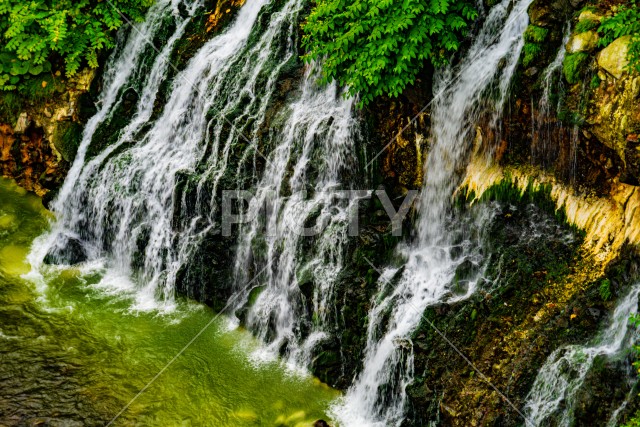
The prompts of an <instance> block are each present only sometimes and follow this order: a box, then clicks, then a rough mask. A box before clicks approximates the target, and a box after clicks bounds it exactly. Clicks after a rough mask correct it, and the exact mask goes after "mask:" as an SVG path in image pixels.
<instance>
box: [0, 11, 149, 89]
mask: <svg viewBox="0 0 640 427" xmlns="http://www.w3.org/2000/svg"><path fill="white" fill-rule="evenodd" d="M152 2H153V0H108V1H101V0H55V1H51V0H31V1H28V0H26V1H25V0H2V1H1V2H0V34H1V37H2V44H1V45H0V46H2V47H0V89H2V90H14V89H17V88H18V86H21V87H22V85H23V84H24V83H25V82H26V81H27V80H29V79H33V78H32V76H38V75H41V74H43V73H51V72H52V71H55V69H56V68H60V69H63V71H64V72H65V74H66V75H67V76H68V77H69V76H73V75H74V74H75V73H77V71H78V69H79V68H80V67H81V66H82V65H83V64H84V63H86V64H87V65H88V66H89V67H92V68H95V67H97V66H98V54H99V52H100V51H101V50H103V49H109V48H112V47H113V46H114V32H115V30H117V29H118V28H120V27H121V26H122V25H123V24H124V23H125V22H126V20H131V21H136V22H138V21H141V20H142V19H143V18H144V11H145V10H146V9H147V8H148V7H149V6H150V5H151V4H152ZM123 15H124V16H123ZM125 16H126V19H125ZM39 81H41V79H40V80H39ZM42 86H43V87H44V86H46V83H42Z"/></svg>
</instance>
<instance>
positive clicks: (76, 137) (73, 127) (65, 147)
mask: <svg viewBox="0 0 640 427" xmlns="http://www.w3.org/2000/svg"><path fill="white" fill-rule="evenodd" d="M82 129H83V127H82V125H80V124H79V123H76V122H72V121H70V122H61V123H60V124H59V125H58V127H57V128H56V131H55V133H54V134H53V141H52V142H53V144H54V145H55V147H56V149H57V150H58V151H59V152H60V154H62V157H63V158H64V159H65V160H66V161H67V162H70V163H71V162H73V159H75V157H76V152H77V151H78V147H79V146H80V142H81V141H82Z"/></svg>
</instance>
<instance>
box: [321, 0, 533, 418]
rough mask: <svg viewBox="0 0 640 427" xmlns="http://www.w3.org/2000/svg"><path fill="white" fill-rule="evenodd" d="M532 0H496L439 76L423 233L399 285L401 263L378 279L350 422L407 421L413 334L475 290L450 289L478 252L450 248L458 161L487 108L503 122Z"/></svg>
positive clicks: (340, 409) (346, 406)
mask: <svg viewBox="0 0 640 427" xmlns="http://www.w3.org/2000/svg"><path fill="white" fill-rule="evenodd" d="M530 3H531V0H518V1H515V2H512V1H511V0H504V1H502V2H501V3H500V4H498V5H496V6H494V7H493V8H492V9H491V10H490V11H489V13H488V16H487V17H486V19H485V21H484V24H483V27H482V29H481V30H480V33H479V34H478V35H477V37H475V39H474V41H473V45H472V46H471V48H470V49H469V51H468V53H467V54H466V56H465V58H464V59H463V60H462V61H461V62H460V64H459V65H458V66H457V67H450V68H448V69H447V70H445V71H443V72H441V73H439V74H438V76H437V79H436V84H435V85H434V93H435V94H436V95H435V99H434V102H433V108H432V113H431V121H432V125H431V133H432V135H431V138H432V144H431V149H430V152H429V156H428V159H427V162H426V166H425V176H426V179H425V186H424V189H423V191H422V194H421V197H420V201H419V212H420V218H419V221H418V238H417V239H416V241H415V242H414V243H412V244H411V245H410V246H409V247H408V248H407V249H406V251H405V255H406V257H407V261H406V264H405V265H404V267H403V269H402V274H401V277H399V279H398V281H397V284H395V285H394V287H393V288H392V289H390V290H389V286H390V284H389V280H390V279H391V278H392V277H393V276H394V275H395V273H396V270H387V271H385V272H384V274H383V275H382V277H381V279H380V281H379V283H380V285H379V286H380V291H379V292H380V296H379V297H377V298H376V299H375V300H374V303H373V307H372V309H371V310H370V312H369V326H368V331H367V347H366V356H365V361H364V368H363V370H362V372H361V373H360V374H359V375H358V377H357V379H356V382H355V384H354V385H353V386H352V387H351V388H350V389H349V390H348V392H347V395H346V397H345V399H344V401H343V402H342V403H341V404H340V405H338V406H336V407H335V408H334V413H335V415H336V417H337V418H338V419H339V420H341V421H342V422H343V423H344V424H345V425H358V426H367V425H379V426H388V425H400V424H401V423H402V420H403V419H404V413H405V404H406V394H405V388H406V386H407V385H408V384H409V383H410V382H411V380H412V378H413V372H412V369H413V360H412V358H413V353H412V350H411V333H412V332H413V331H414V330H415V328H416V327H417V326H418V324H419V323H420V320H421V317H422V313H423V312H424V310H425V308H426V307H428V306H429V305H432V304H435V303H438V302H442V301H454V300H459V299H463V298H466V297H468V296H469V295H471V294H472V293H473V292H474V286H475V285H474V283H473V282H471V283H470V284H469V287H468V289H467V291H466V293H465V295H462V296H459V295H458V296H451V293H450V285H451V284H452V281H453V278H454V275H455V271H456V268H457V267H458V266H459V265H460V264H461V263H462V262H463V261H465V260H466V259H469V258H471V259H473V257H474V256H475V255H476V253H475V251H474V249H473V245H463V248H462V249H463V251H462V254H460V253H459V252H460V251H459V249H460V248H456V249H457V250H456V251H452V250H451V249H452V246H453V245H452V241H451V239H450V229H448V226H449V225H450V224H451V221H452V217H451V214H450V208H451V196H452V194H453V192H454V190H455V188H456V186H457V182H458V179H457V174H458V171H457V168H458V167H459V166H460V164H461V162H462V160H463V159H464V157H465V156H464V155H465V153H467V152H468V150H469V147H470V146H471V145H472V141H473V125H474V124H475V123H476V122H477V120H478V119H479V118H480V116H481V115H482V114H486V112H487V111H493V112H494V114H493V124H497V122H498V119H499V117H500V114H501V111H502V107H503V104H504V102H505V99H506V97H507V94H508V88H509V85H510V82H511V78H512V76H513V73H514V71H515V68H516V65H517V62H518V59H519V57H520V52H521V50H522V46H523V44H524V41H523V33H524V30H525V29H526V27H527V24H528V19H529V18H528V15H527V13H526V12H527V8H528V7H529V4H530ZM475 261H476V262H477V260H475ZM387 319H388V320H387ZM385 322H387V323H385Z"/></svg>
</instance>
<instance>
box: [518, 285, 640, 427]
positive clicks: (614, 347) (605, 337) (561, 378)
mask: <svg viewBox="0 0 640 427" xmlns="http://www.w3.org/2000/svg"><path fill="white" fill-rule="evenodd" d="M639 294H640V286H639V285H636V286H634V287H633V288H632V289H631V290H630V292H629V293H628V294H627V295H626V296H625V297H624V298H622V300H621V301H620V303H619V304H618V306H617V307H616V309H615V310H614V312H613V315H612V317H611V324H610V325H609V327H608V328H607V329H606V330H605V331H603V332H602V333H601V334H600V337H599V338H598V339H597V340H596V341H595V342H593V343H591V344H588V345H584V346H583V345H568V346H564V347H561V348H559V349H557V350H555V351H554V352H553V353H551V355H550V356H549V357H548V359H547V361H546V362H545V364H544V365H543V366H542V368H541V369H540V371H539V372H538V376H537V377H536V380H535V382H534V384H533V387H532V388H531V391H530V392H529V395H528V396H527V403H526V405H525V409H524V410H525V414H526V415H527V417H528V418H529V419H530V420H531V421H532V422H533V423H534V424H535V425H542V424H545V423H547V422H549V421H550V419H555V423H554V425H559V426H569V425H572V420H573V411H574V408H575V405H576V404H577V402H576V394H577V392H578V391H579V390H580V388H581V387H582V384H583V383H584V380H585V377H586V375H587V373H588V372H589V370H590V369H591V367H592V366H593V362H594V360H595V358H596V357H597V356H606V357H613V356H618V355H620V354H621V353H623V352H624V351H625V350H626V349H628V348H630V347H631V344H632V343H633V341H634V337H633V334H630V333H629V332H630V330H631V328H630V327H629V316H630V315H631V314H633V313H635V312H637V310H638V295H639ZM614 415H617V414H614ZM614 422H615V420H614Z"/></svg>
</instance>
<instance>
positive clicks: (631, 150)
mask: <svg viewBox="0 0 640 427" xmlns="http://www.w3.org/2000/svg"><path fill="white" fill-rule="evenodd" d="M639 97H640V76H638V75H623V76H621V77H619V78H615V77H611V76H606V78H605V80H604V81H602V82H601V83H600V85H599V86H598V88H597V89H595V90H594V91H593V92H592V96H591V99H590V102H589V106H588V109H587V126H586V128H587V129H588V130H589V131H590V132H592V133H593V134H594V135H595V136H596V138H597V139H598V140H599V141H600V142H601V143H602V144H604V145H606V146H607V147H609V148H611V149H612V150H614V151H615V152H616V153H617V154H618V156H620V158H621V159H622V161H623V163H624V169H623V171H622V174H621V176H620V181H621V182H624V183H627V184H632V185H639V184H640V173H639V171H638V164H639V163H640V152H639V151H638V137H637V134H638V131H640V98H639Z"/></svg>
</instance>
